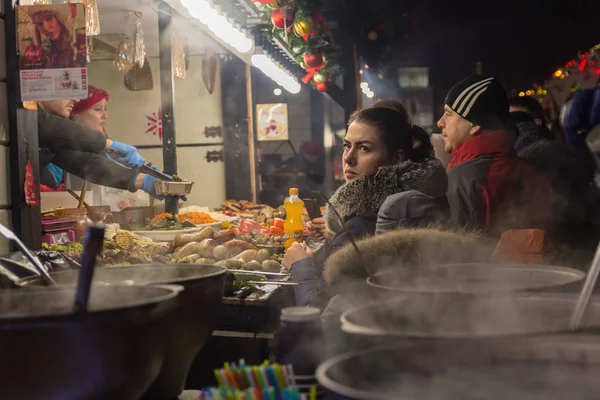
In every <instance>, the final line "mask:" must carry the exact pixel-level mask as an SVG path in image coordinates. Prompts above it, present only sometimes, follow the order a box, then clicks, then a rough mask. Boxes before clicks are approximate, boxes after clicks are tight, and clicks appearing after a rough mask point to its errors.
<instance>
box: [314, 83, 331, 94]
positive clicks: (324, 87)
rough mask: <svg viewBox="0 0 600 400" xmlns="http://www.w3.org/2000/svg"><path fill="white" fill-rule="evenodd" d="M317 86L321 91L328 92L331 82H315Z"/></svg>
mask: <svg viewBox="0 0 600 400" xmlns="http://www.w3.org/2000/svg"><path fill="white" fill-rule="evenodd" d="M315 88H317V90H318V91H319V92H326V91H327V89H329V84H328V83H327V82H320V83H315Z"/></svg>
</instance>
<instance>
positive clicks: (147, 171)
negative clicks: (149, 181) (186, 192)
mask: <svg viewBox="0 0 600 400" xmlns="http://www.w3.org/2000/svg"><path fill="white" fill-rule="evenodd" d="M140 169H141V170H142V172H143V173H145V174H148V175H150V176H152V177H154V178H156V179H160V180H161V181H164V182H175V179H173V178H171V177H170V176H169V175H167V174H163V173H162V172H160V171H157V170H155V169H154V168H152V167H149V166H147V165H143V166H142V167H141V168H140Z"/></svg>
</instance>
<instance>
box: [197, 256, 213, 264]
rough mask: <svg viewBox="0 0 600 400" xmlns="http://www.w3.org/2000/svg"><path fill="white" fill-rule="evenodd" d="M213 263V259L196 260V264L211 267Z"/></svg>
mask: <svg viewBox="0 0 600 400" xmlns="http://www.w3.org/2000/svg"><path fill="white" fill-rule="evenodd" d="M215 261H216V260H215V259H214V258H199V259H197V260H196V264H205V265H213V264H215Z"/></svg>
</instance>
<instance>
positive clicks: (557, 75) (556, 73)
mask: <svg viewBox="0 0 600 400" xmlns="http://www.w3.org/2000/svg"><path fill="white" fill-rule="evenodd" d="M562 73H563V71H562V69H559V70H557V71H556V72H555V73H554V76H555V77H557V78H558V77H559V76H561V75H562Z"/></svg>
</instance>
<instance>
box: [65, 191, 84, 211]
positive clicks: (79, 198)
mask: <svg viewBox="0 0 600 400" xmlns="http://www.w3.org/2000/svg"><path fill="white" fill-rule="evenodd" d="M67 193H69V194H70V195H71V196H73V198H74V199H75V200H77V201H79V200H81V197H79V195H78V194H77V193H75V192H74V191H72V190H71V189H67ZM83 206H84V207H85V208H88V207H89V206H90V205H89V204H88V203H86V202H85V201H84V202H83Z"/></svg>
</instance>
